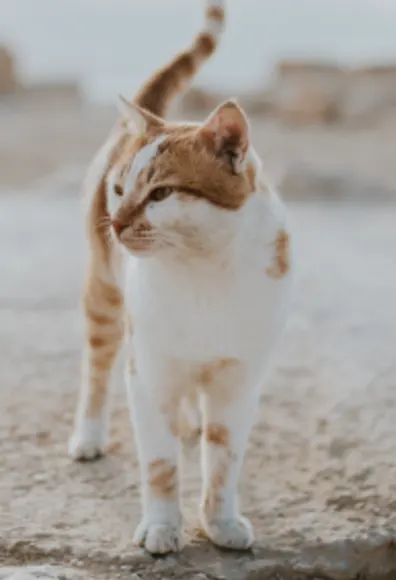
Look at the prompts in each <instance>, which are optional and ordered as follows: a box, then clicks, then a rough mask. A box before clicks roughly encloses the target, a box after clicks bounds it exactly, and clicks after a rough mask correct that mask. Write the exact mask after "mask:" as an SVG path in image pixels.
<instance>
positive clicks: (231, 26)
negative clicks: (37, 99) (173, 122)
mask: <svg viewBox="0 0 396 580" xmlns="http://www.w3.org/2000/svg"><path fill="white" fill-rule="evenodd" d="M227 4H228V13H227V16H228V17H227V28H226V32H225V35H224V38H223V40H222V43H221V46H220V49H219V51H218V53H217V54H216V57H215V58H214V59H213V60H211V61H210V63H208V65H207V66H206V67H205V69H204V70H203V71H202V74H201V75H200V77H199V79H198V80H199V81H200V82H201V81H202V83H203V84H210V85H212V86H213V85H217V84H221V85H223V86H224V85H226V86H227V87H229V86H231V85H232V86H236V87H242V88H244V87H245V86H247V85H253V84H255V83H257V82H258V80H259V79H262V78H263V75H265V74H267V73H268V71H269V70H270V68H271V67H272V66H273V64H274V63H275V62H276V61H277V60H279V59H281V58H304V59H325V60H332V61H337V62H341V63H346V64H352V65H354V64H373V63H377V62H385V61H386V62H392V61H393V62H395V61H396V33H395V27H396V26H395V25H396V20H395V18H396V0H228V3H227ZM0 14H1V20H0V41H2V40H4V41H6V42H8V43H10V44H11V45H12V47H13V48H14V49H15V51H16V52H17V55H18V56H19V58H20V71H21V74H22V75H23V76H24V78H26V79H28V80H40V79H41V80H46V79H47V80H51V79H54V78H65V77H76V76H78V77H79V78H80V79H82V80H83V82H84V83H86V84H87V86H89V87H91V88H92V90H94V91H95V90H97V91H99V92H104V93H106V91H110V92H109V94H112V91H113V85H114V86H116V85H117V86H118V87H119V89H120V90H126V92H127V94H129V92H130V91H133V90H135V87H136V86H137V85H138V84H139V83H140V82H141V81H142V80H144V78H146V76H147V75H148V74H150V72H151V71H152V70H153V69H154V68H157V67H158V66H159V65H161V64H162V63H163V62H164V61H165V60H167V59H168V58H169V57H170V56H172V55H173V54H175V52H177V51H178V50H180V49H182V48H184V47H185V46H186V45H188V44H189V42H190V41H191V38H192V37H193V35H194V33H195V32H196V31H197V30H198V29H199V26H200V23H201V22H202V0H0ZM153 16H154V18H153Z"/></svg>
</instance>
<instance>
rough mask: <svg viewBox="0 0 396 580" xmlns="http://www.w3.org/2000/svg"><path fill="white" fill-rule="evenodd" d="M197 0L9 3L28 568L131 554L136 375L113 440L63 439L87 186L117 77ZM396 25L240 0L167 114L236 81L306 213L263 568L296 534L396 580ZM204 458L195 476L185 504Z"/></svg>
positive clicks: (268, 465) (372, 2)
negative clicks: (76, 452)
mask: <svg viewBox="0 0 396 580" xmlns="http://www.w3.org/2000/svg"><path fill="white" fill-rule="evenodd" d="M202 4H203V3H202V2H201V1H200V0H34V1H33V0H0V45H1V46H0V441H1V444H2V453H1V454H0V480H1V482H2V485H1V489H0V506H1V507H0V512H1V517H0V562H1V554H2V553H4V550H3V548H7V549H8V550H9V551H8V552H7V554H10V555H9V556H7V558H8V560H7V561H9V563H12V564H14V563H19V562H22V561H26V560H28V561H29V558H30V559H32V558H33V556H32V554H33V555H34V554H36V555H37V554H38V555H39V556H40V558H41V560H42V561H43V560H44V561H46V558H47V555H48V554H49V553H51V554H55V556H54V558H53V560H54V561H55V562H57V561H58V560H59V559H61V560H62V558H63V560H62V561H63V562H64V561H65V556H64V554H66V553H73V554H74V553H78V554H79V556H78V557H79V560H78V562H79V564H78V566H79V567H80V568H81V569H83V568H84V569H85V568H86V569H88V568H89V567H90V566H91V564H90V562H92V554H94V553H96V551H97V550H98V548H99V550H100V553H99V555H97V562H99V564H100V565H101V566H103V569H106V570H107V568H106V566H107V564H106V562H109V561H110V560H111V558H110V556H111V557H113V556H114V557H117V558H118V560H116V561H117V562H120V561H123V560H122V558H124V557H125V554H132V555H133V554H134V553H135V552H133V550H134V548H133V547H132V546H131V530H132V529H133V527H134V525H135V524H136V522H137V518H138V515H139V501H138V494H139V485H138V481H139V474H138V469H137V460H136V454H135V453H134V447H133V438H132V437H131V431H130V425H129V419H128V412H127V410H126V406H125V399H124V395H123V389H122V380H121V379H119V381H118V389H117V391H116V392H117V394H116V396H115V401H114V413H113V416H114V419H113V422H112V423H111V444H110V449H111V453H110V455H109V456H108V457H107V458H106V459H104V460H103V461H102V462H99V463H98V464H95V465H86V466H80V465H74V464H72V462H71V461H70V460H69V459H68V457H67V452H66V447H67V439H68V436H69V434H70V432H71V428H72V423H73V417H74V410H75V403H76V397H77V390H78V385H79V380H80V379H79V377H80V357H81V340H82V316H81V313H80V311H79V307H78V304H79V299H80V296H81V285H82V280H83V271H84V267H83V259H82V257H83V251H84V233H83V228H82V211H81V206H80V191H81V181H82V179H83V176H84V173H85V171H86V168H87V164H88V163H89V161H90V160H91V159H92V157H93V155H94V153H95V151H96V150H97V148H98V147H99V146H100V145H101V144H102V142H103V140H104V139H105V138H106V136H107V134H108V131H109V130H110V128H111V127H112V125H113V123H114V121H115V119H116V117H117V113H116V107H115V103H116V98H117V95H118V93H120V92H121V93H123V94H124V95H125V96H126V97H130V98H132V97H133V95H134V93H135V91H136V90H137V88H138V87H139V85H140V83H142V81H144V80H145V79H146V78H147V77H148V76H149V75H150V74H151V73H152V72H153V70H155V69H156V68H157V67H159V66H160V65H161V64H163V63H165V62H166V61H167V60H168V59H169V58H170V57H172V56H173V55H174V54H175V53H176V52H178V51H179V50H181V49H183V48H184V47H185V46H188V45H189V44H190V42H191V40H192V38H193V36H194V34H195V33H196V32H197V31H198V30H199V29H200V26H201V23H202V19H203V14H202V12H203V10H202V8H203V6H202ZM395 23H396V0H228V10H227V26H226V30H225V34H224V38H223V40H222V42H221V44H220V47H219V49H218V51H217V53H216V54H215V55H214V56H213V58H212V60H211V61H210V62H209V63H207V65H206V66H205V67H204V68H203V69H202V71H201V72H200V74H199V75H198V77H197V78H196V79H195V80H194V83H193V85H192V87H191V88H190V90H188V91H187V93H186V94H184V95H181V96H180V97H179V98H178V99H177V101H176V102H175V103H174V105H173V107H172V110H171V113H170V115H171V116H172V117H176V118H178V119H197V120H200V119H203V118H204V117H205V116H206V115H207V114H208V113H209V112H210V111H211V110H212V109H213V108H214V107H215V106H216V105H217V104H218V103H219V102H220V101H221V100H222V99H226V98H229V97H230V96H234V97H238V98H239V100H240V102H241V104H242V105H243V106H244V107H245V109H246V111H247V113H248V115H249V118H250V120H251V124H252V130H253V141H254V144H255V146H256V148H257V150H258V152H259V153H260V155H261V157H262V160H263V164H264V169H265V173H266V174H267V176H268V179H269V180H270V181H272V182H273V183H275V184H277V185H278V186H279V187H280V191H281V194H282V195H283V197H284V199H285V201H286V203H287V206H288V209H289V216H290V223H291V231H292V241H293V247H294V251H295V256H296V274H295V290H294V296H293V304H292V308H291V313H290V317H289V321H288V326H287V329H286V331H285V333H284V336H283V338H282V341H281V345H280V348H279V351H278V353H277V355H276V357H275V359H274V362H273V365H272V367H271V371H270V372H269V376H268V381H267V383H266V386H265V389H264V392H263V397H262V407H261V409H260V413H259V416H258V420H257V424H256V427H255V430H254V432H253V435H252V439H251V443H250V447H249V453H248V455H247V459H246V469H245V470H244V479H243V482H242V488H241V489H242V504H243V508H244V512H245V513H246V515H248V516H249V517H251V518H252V519H253V523H254V526H255V529H256V532H257V536H258V544H257V545H258V547H257V551H256V556H257V559H256V562H250V564H249V566H250V568H249V570H250V572H249V574H248V575H247V576H246V577H249V578H252V577H253V576H254V577H255V578H256V575H255V571H254V570H253V568H252V566H256V567H257V569H259V568H260V566H261V565H262V566H264V567H265V566H266V567H265V570H266V573H265V576H266V577H267V575H266V574H269V570H270V568H271V566H272V565H274V570H275V571H274V577H275V572H276V576H277V577H278V574H280V573H281V572H282V571H284V576H285V577H286V576H287V577H289V572H290V569H289V568H288V569H287V570H286V568H285V567H284V568H280V567H278V564H279V562H275V564H276V565H275V564H274V559H276V558H277V556H273V555H271V558H273V560H271V562H272V563H271V562H269V563H268V562H267V560H265V558H267V557H268V553H271V554H279V553H280V551H281V550H282V549H283V548H285V549H287V550H288V552H287V554H288V556H287V558H286V559H285V560H284V561H283V564H282V566H283V565H284V566H286V564H287V562H288V563H289V564H288V565H289V566H291V567H293V566H294V565H296V566H297V563H298V562H300V564H301V558H308V555H307V554H308V551H306V552H305V556H304V557H303V556H302V555H301V554H303V553H304V551H303V548H304V547H307V546H314V550H311V551H309V554H310V556H309V558H311V557H312V558H314V560H315V558H316V554H318V553H319V555H320V557H319V558H318V559H316V560H315V561H312V562H311V561H308V560H307V559H305V560H304V562H303V567H300V568H298V570H300V571H301V570H304V573H306V575H307V577H308V576H309V577H318V578H319V577H322V576H323V577H326V578H336V577H337V578H339V577H340V576H339V574H341V573H342V575H343V574H344V572H345V578H347V577H348V578H352V577H353V578H358V577H359V578H360V577H361V578H363V577H364V578H368V579H374V578H375V580H379V579H380V578H381V579H382V578H387V579H389V578H395V577H396V552H395V548H394V546H395V540H394V530H395V529H396V510H395V497H396V462H395V459H394V458H395V456H396V454H395V441H396V421H395V418H396V389H395V385H396V361H395V344H396V308H395V296H396V255H395V248H396V227H395V223H396V206H395V204H394V201H395V199H396V170H395V168H396V149H395V142H396V34H395ZM21 458H22V459H23V460H22V461H21ZM131 464H132V469H131ZM197 464H198V463H197V462H196V464H194V465H190V466H189V468H188V469H187V470H186V473H185V479H186V481H185V486H184V488H185V495H186V497H187V496H188V497H189V498H190V499H186V506H187V508H186V509H187V513H188V514H189V518H190V521H194V518H195V516H196V503H197V497H198V494H199V475H198V469H197ZM49 498H51V501H49ZM103 498H105V499H106V500H107V501H104V502H103V501H102V499H103ZM191 498H192V499H191ZM344 540H348V541H344ZM330 544H331V546H332V547H331V548H329V550H328V551H326V550H327V547H328V546H329V545H330ZM54 546H55V547H56V550H58V551H57V552H56V551H55V552H54V550H55V548H54ZM263 546H265V547H266V548H271V547H272V548H276V550H274V551H273V552H268V550H267V551H265V550H263V552H262V553H261V552H260V550H261V549H262V548H263ZM59 548H62V550H63V552H62V553H60V552H59ZM51 550H52V551H51ZM67 550H69V552H67ZM291 550H295V552H294V556H293V558H294V559H293V558H292V559H291V558H290V557H289V555H290V554H291V553H292V552H291ZM29 554H30V556H29ZM260 554H261V555H260ZM95 557H96V556H95ZM188 557H189V558H190V557H191V558H192V559H193V560H194V566H195V568H194V570H196V571H201V572H205V571H207V570H209V568H210V570H211V574H212V575H211V576H210V577H211V578H215V577H217V576H216V574H217V573H220V572H219V570H220V571H221V572H222V576H221V577H222V578H224V577H227V578H230V579H231V578H238V579H239V578H242V577H245V576H241V574H240V572H238V571H237V573H235V574H234V575H232V573H231V568H227V566H231V567H232V566H233V560H232V558H231V557H230V558H229V559H227V558H225V557H224V558H223V557H221V558H220V557H219V555H218V554H217V553H216V554H214V553H212V552H210V551H208V550H207V551H206V552H205V553H204V555H203V556H202V554H201V555H200V552H199V550H198V552H197V553H195V552H194V551H192V552H190V553H189V556H188ZM309 558H308V559H309ZM114 561H115V560H114ZM286 561H287V562H286ZM139 562H143V560H141V561H140V560H139ZM211 562H212V563H213V566H214V567H213V568H211V565H212V564H211ZM227 562H228V563H227ZM244 562H245V560H243V559H242V558H240V559H239V560H238V565H239V566H241V567H243V566H244V565H245V564H244ZM285 562H286V563H285ZM70 565H71V564H70ZM73 565H74V564H73ZM140 565H141V566H143V564H142V563H141V564H139V566H140ZM144 565H145V564H144ZM150 565H151V564H150ZM173 565H174V566H176V567H177V566H181V564H180V562H176V563H174V564H172V563H170V564H169V566H173ZM246 565H248V564H246ZM301 565H302V564H301ZM222 566H224V568H222ZM279 566H280V564H279ZM271 569H272V568H271ZM293 569H294V568H293ZM139 570H140V568H139ZM169 570H170V568H169ZM169 570H168V568H167V574H168V571H169ZM252 570H253V572H252ZM362 570H363V571H362ZM341 571H342V572H341ZM0 572H1V569H0ZM234 572H235V570H234ZM250 574H252V575H250ZM381 574H382V575H381ZM0 575H1V574H0ZM171 575H172V574H171V573H169V576H171ZM110 576H111V575H109V574H107V575H105V576H104V577H106V578H108V577H110ZM60 577H62V578H65V577H67V578H69V575H68V573H67V572H63V573H62V575H59V578H60ZM78 577H80V576H78ZM87 577H89V578H91V577H93V576H92V574H91V575H88V576H87ZM95 577H98V578H99V576H96V575H95ZM117 577H121V576H117ZM122 577H124V576H122ZM127 577H130V576H127ZM139 577H140V576H139ZM153 577H154V576H152V575H149V576H147V578H153ZM161 577H162V576H161ZM175 577H176V573H175ZM177 577H180V578H181V577H182V575H181V574H180V575H178V576H177ZM183 577H184V576H183ZM188 577H190V576H188ZM257 577H259V576H258V575H257ZM260 577H261V576H260ZM268 577H269V576H268ZM290 577H291V574H290ZM293 577H294V576H293ZM343 577H344V575H343ZM51 578H52V576H51ZM70 578H74V576H73V575H70ZM144 578H146V576H142V579H143V580H144Z"/></svg>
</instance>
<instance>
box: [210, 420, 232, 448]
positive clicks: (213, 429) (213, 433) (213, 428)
mask: <svg viewBox="0 0 396 580" xmlns="http://www.w3.org/2000/svg"><path fill="white" fill-rule="evenodd" d="M229 436H230V434H229V431H228V429H227V428H226V427H224V426H223V425H215V424H213V423H209V425H208V426H207V427H206V431H205V437H206V440H207V441H208V443H212V444H213V445H219V446H222V447H228V445H229Z"/></svg>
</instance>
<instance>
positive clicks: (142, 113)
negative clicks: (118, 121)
mask: <svg viewBox="0 0 396 580" xmlns="http://www.w3.org/2000/svg"><path fill="white" fill-rule="evenodd" d="M117 104H118V111H119V113H120V114H121V115H122V117H123V118H124V119H125V121H126V123H127V125H126V126H127V128H128V130H129V131H130V132H131V133H133V134H134V135H142V134H143V133H147V131H149V129H158V128H160V127H163V125H164V123H163V121H162V119H160V118H159V117H157V116H156V115H153V114H152V113H150V112H149V111H147V110H146V109H143V108H142V107H139V106H138V105H135V103H133V102H130V101H127V99H126V98H125V97H123V96H122V95H119V96H118V101H117Z"/></svg>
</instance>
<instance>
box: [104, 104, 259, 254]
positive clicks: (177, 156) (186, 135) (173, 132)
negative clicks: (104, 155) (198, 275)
mask: <svg viewBox="0 0 396 580" xmlns="http://www.w3.org/2000/svg"><path fill="white" fill-rule="evenodd" d="M247 131H248V127H247V123H246V119H245V117H244V115H243V114H242V112H241V111H240V109H239V108H238V107H237V106H236V105H235V104H233V103H227V104H225V105H223V106H222V107H220V108H219V109H218V110H216V111H215V112H214V113H213V115H212V116H211V117H210V118H209V119H208V121H207V122H206V123H205V124H204V125H201V126H200V125H184V126H183V125H178V126H171V125H164V124H160V125H156V126H154V127H151V128H150V127H149V128H148V130H147V128H146V131H145V133H144V134H143V135H142V136H140V137H139V138H137V139H136V142H135V145H134V150H133V151H129V153H127V154H126V155H125V156H124V158H121V160H120V163H118V164H116V165H115V167H114V168H113V170H112V171H111V172H110V173H109V176H108V180H107V192H108V200H107V201H108V209H109V213H110V219H111V223H112V228H113V233H114V235H115V236H116V237H117V239H118V240H119V241H120V242H121V243H122V244H123V245H124V246H125V248H126V249H127V250H128V251H129V252H130V253H132V254H134V255H137V256H150V255H153V254H155V253H158V252H160V251H170V252H174V253H175V254H176V255H185V254H186V253H194V254H197V255H199V254H200V255H205V254H206V255H207V254H208V253H210V252H213V251H216V250H218V249H219V248H220V247H221V246H222V245H224V244H225V243H227V242H228V241H229V240H230V239H232V236H233V234H234V233H235V231H236V229H237V222H238V219H239V216H240V212H239V210H240V209H241V208H242V207H243V205H244V204H245V202H246V200H247V199H248V198H249V196H250V195H251V194H252V193H253V191H254V190H255V173H256V170H257V168H256V166H255V163H254V160H253V159H250V156H249V146H250V144H249V141H248V133H247Z"/></svg>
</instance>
